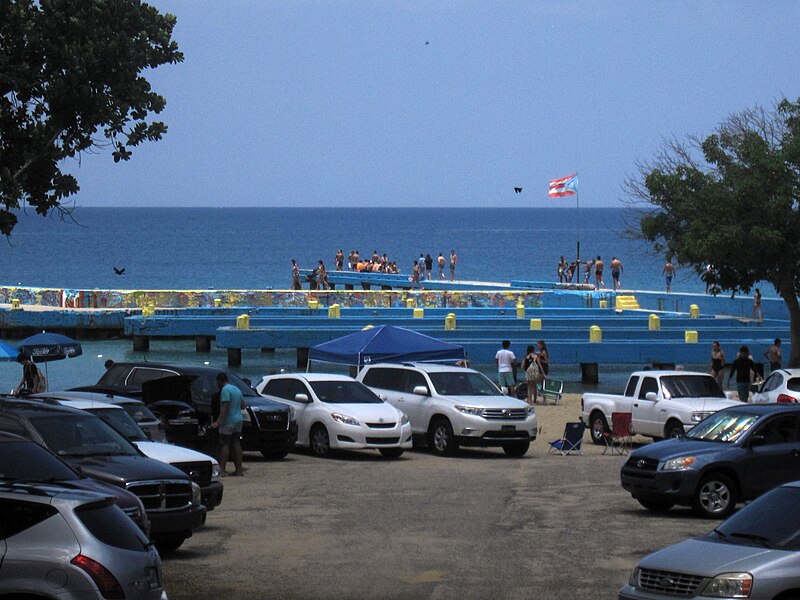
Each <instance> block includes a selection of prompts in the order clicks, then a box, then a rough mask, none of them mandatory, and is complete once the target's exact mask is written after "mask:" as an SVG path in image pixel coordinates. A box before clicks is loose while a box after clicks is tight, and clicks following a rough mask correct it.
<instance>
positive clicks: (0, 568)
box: [0, 483, 167, 600]
mask: <svg viewBox="0 0 800 600" xmlns="http://www.w3.org/2000/svg"><path fill="white" fill-rule="evenodd" d="M162 581H163V580H162V575H161V559H160V558H159V556H158V552H156V549H155V548H154V547H153V545H152V544H151V543H150V542H149V541H148V540H147V538H146V537H145V536H144V534H143V533H142V532H141V531H140V530H139V529H138V528H137V527H136V526H135V525H134V524H133V521H131V520H130V519H129V518H128V517H127V516H125V513H123V512H122V511H121V510H120V509H119V508H118V507H117V506H116V505H115V504H114V498H112V497H108V496H102V495H100V494H95V493H93V492H84V491H77V490H68V489H65V488H60V487H56V486H51V485H45V484H23V483H17V484H11V485H0V596H3V597H5V596H11V597H37V598H53V597H58V598H59V599H64V600H72V599H76V600H77V599H79V598H80V599H85V598H97V599H98V600H103V599H111V598H119V599H141V600H157V599H166V597H167V595H166V592H165V591H164V586H163V583H162Z"/></svg>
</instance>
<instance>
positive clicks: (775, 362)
mask: <svg viewBox="0 0 800 600" xmlns="http://www.w3.org/2000/svg"><path fill="white" fill-rule="evenodd" d="M764 358H766V359H767V360H768V361H769V370H770V372H772V371H777V370H778V369H780V368H781V364H782V363H783V357H782V356H781V338H775V343H774V344H772V346H770V347H769V348H767V350H766V352H764Z"/></svg>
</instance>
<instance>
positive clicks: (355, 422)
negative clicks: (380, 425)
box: [331, 413, 361, 425]
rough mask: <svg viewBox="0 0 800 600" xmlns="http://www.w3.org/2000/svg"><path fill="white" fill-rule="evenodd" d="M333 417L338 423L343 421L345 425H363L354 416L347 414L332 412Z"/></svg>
mask: <svg viewBox="0 0 800 600" xmlns="http://www.w3.org/2000/svg"><path fill="white" fill-rule="evenodd" d="M331 418H332V419H333V420H334V421H336V422H337V423H343V424H344V425H361V423H359V422H358V420H356V419H354V418H353V417H348V416H347V415H342V414H339V413H331Z"/></svg>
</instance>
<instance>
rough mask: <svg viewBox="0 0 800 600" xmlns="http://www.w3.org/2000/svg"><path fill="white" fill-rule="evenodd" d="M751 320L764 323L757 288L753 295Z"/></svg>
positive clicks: (759, 292) (759, 293) (759, 291)
mask: <svg viewBox="0 0 800 600" xmlns="http://www.w3.org/2000/svg"><path fill="white" fill-rule="evenodd" d="M753 320H754V321H758V322H759V323H763V322H764V314H763V313H762V312H761V290H760V289H758V288H756V293H755V294H754V295H753Z"/></svg>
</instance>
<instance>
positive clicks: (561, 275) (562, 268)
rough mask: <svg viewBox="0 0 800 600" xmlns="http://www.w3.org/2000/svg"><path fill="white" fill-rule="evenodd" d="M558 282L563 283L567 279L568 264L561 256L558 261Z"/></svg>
mask: <svg viewBox="0 0 800 600" xmlns="http://www.w3.org/2000/svg"><path fill="white" fill-rule="evenodd" d="M557 269H558V283H564V282H566V281H567V269H569V264H567V260H566V259H565V258H564V257H563V256H562V257H561V260H559V261H558V267H557Z"/></svg>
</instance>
